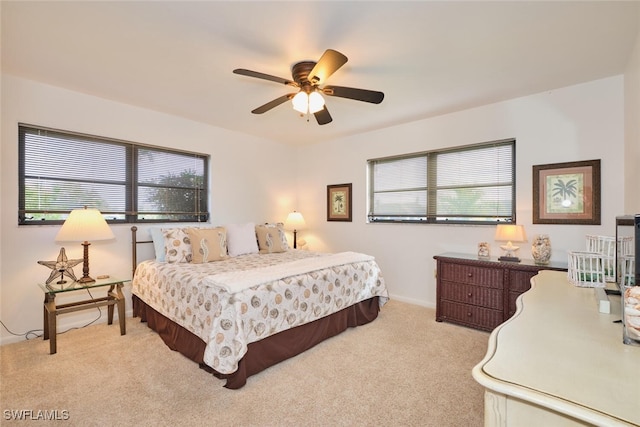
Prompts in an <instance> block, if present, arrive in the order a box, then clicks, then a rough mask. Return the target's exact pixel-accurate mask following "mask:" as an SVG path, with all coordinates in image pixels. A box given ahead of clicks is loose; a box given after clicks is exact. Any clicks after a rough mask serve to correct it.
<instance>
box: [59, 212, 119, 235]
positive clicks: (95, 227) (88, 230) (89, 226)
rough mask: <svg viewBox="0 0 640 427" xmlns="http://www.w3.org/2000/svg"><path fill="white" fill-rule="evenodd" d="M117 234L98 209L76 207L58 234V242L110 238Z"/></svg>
mask: <svg viewBox="0 0 640 427" xmlns="http://www.w3.org/2000/svg"><path fill="white" fill-rule="evenodd" d="M114 237H115V236H114V235H113V232H112V231H111V228H109V224H107V221H105V219H104V218H103V217H102V214H101V213H100V211H99V210H97V209H87V208H84V209H74V210H72V211H71V213H70V214H69V217H68V218H67V219H66V221H65V222H64V224H62V228H60V231H58V234H57V235H56V242H87V241H90V240H91V241H95V240H109V239H113V238H114Z"/></svg>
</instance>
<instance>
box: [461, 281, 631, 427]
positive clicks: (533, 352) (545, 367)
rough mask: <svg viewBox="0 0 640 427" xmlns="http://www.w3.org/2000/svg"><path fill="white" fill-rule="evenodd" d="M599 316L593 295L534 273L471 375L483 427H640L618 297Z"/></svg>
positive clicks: (566, 282)
mask: <svg viewBox="0 0 640 427" xmlns="http://www.w3.org/2000/svg"><path fill="white" fill-rule="evenodd" d="M611 306H612V312H611V314H603V313H599V312H598V304H597V300H596V297H595V295H594V289H592V288H579V287H575V286H574V285H572V284H570V283H569V282H568V280H567V273H564V272H558V271H541V272H540V273H539V274H538V275H536V276H535V277H534V278H533V279H532V288H531V290H530V291H528V292H526V293H524V294H523V295H522V296H521V297H520V299H519V300H518V309H517V312H516V314H515V315H514V316H513V317H512V318H511V319H510V320H508V321H507V322H505V323H503V324H502V325H500V326H499V327H497V328H496V329H494V330H493V332H492V333H491V336H490V338H489V345H488V350H487V355H486V356H485V358H484V359H483V360H482V361H481V362H480V363H479V364H478V365H476V366H475V367H474V368H473V377H474V379H475V380H476V381H477V382H478V383H480V384H481V385H482V386H484V387H485V408H484V411H485V426H518V427H520V426H536V427H538V426H584V425H598V426H607V427H608V426H633V425H640V347H637V346H630V345H624V344H623V343H622V325H621V324H620V323H613V322H614V321H615V320H618V319H620V311H621V307H620V301H619V297H611Z"/></svg>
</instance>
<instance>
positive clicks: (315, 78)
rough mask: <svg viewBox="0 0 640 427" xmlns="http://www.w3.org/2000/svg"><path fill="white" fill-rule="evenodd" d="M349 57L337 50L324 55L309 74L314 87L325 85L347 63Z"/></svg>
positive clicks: (328, 50) (329, 50)
mask: <svg viewBox="0 0 640 427" xmlns="http://www.w3.org/2000/svg"><path fill="white" fill-rule="evenodd" d="M347 60H348V59H347V57H346V56H344V55H343V54H341V53H340V52H338V51H337V50H333V49H327V50H325V52H324V53H323V54H322V56H321V57H320V59H319V60H318V62H317V63H316V65H315V67H313V69H312V70H311V72H310V73H309V77H308V79H309V81H310V82H311V84H312V85H316V86H318V85H321V84H323V83H324V82H325V81H326V80H327V79H328V78H329V76H331V75H332V74H333V73H335V72H336V71H337V70H338V69H339V68H340V67H342V66H343V65H344V64H346V63H347Z"/></svg>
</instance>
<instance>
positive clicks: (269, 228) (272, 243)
mask: <svg viewBox="0 0 640 427" xmlns="http://www.w3.org/2000/svg"><path fill="white" fill-rule="evenodd" d="M256 235H257V236H258V248H259V250H260V253H261V254H272V253H277V252H285V251H287V250H289V244H288V243H287V236H286V234H285V233H284V227H283V225H282V224H280V223H278V224H263V225H256Z"/></svg>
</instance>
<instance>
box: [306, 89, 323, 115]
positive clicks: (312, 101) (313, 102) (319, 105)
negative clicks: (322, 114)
mask: <svg viewBox="0 0 640 427" xmlns="http://www.w3.org/2000/svg"><path fill="white" fill-rule="evenodd" d="M323 108H324V98H323V97H322V95H320V94H319V93H318V92H311V93H310V94H309V112H310V113H311V114H314V113H317V112H318V111H320V110H322V109H323Z"/></svg>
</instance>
